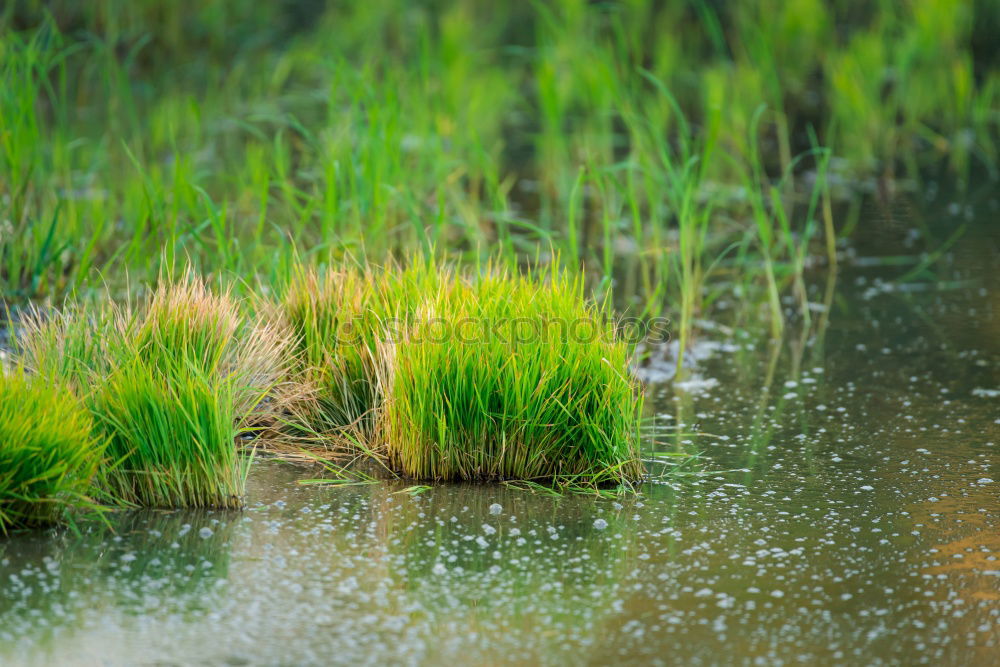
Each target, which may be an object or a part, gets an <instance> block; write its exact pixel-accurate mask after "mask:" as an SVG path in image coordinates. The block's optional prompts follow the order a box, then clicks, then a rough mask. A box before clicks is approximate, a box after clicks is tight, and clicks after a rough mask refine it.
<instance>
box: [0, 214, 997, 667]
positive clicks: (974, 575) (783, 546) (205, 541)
mask: <svg viewBox="0 0 1000 667" xmlns="http://www.w3.org/2000/svg"><path fill="white" fill-rule="evenodd" d="M872 219H873V220H874V222H873V223H872V224H871V228H872V229H874V230H880V231H879V233H877V234H874V235H872V234H868V236H869V237H872V238H874V239H875V242H877V243H876V244H875V246H866V244H865V242H864V241H863V240H862V241H861V242H859V243H858V244H857V245H856V247H855V248H854V249H853V250H852V251H850V252H849V253H848V255H849V256H848V257H846V258H845V262H844V265H845V266H844V267H843V268H842V269H841V271H840V274H839V275H838V276H836V277H835V282H829V283H828V282H827V279H828V278H829V279H830V280H834V277H832V276H825V277H824V276H823V275H820V276H818V278H817V281H816V284H815V286H814V290H813V291H812V292H811V293H810V300H811V301H812V302H813V306H812V308H811V310H812V321H811V322H810V323H809V325H808V326H805V325H802V326H797V327H792V329H793V330H794V331H792V332H791V333H790V334H789V335H788V336H787V337H786V340H785V341H784V342H783V343H782V344H781V345H761V344H759V343H756V342H754V341H753V340H752V339H750V338H746V339H744V338H741V337H740V336H739V335H734V334H731V333H730V332H728V331H727V330H726V329H724V328H721V327H720V328H718V329H717V330H715V331H710V332H709V333H708V334H706V335H705V336H704V338H703V339H702V340H701V341H700V342H699V343H698V345H697V347H696V350H697V352H696V354H694V355H692V357H694V358H695V361H696V364H695V365H694V366H693V367H692V369H691V370H690V373H689V376H688V377H687V378H686V379H685V380H684V381H683V382H680V383H667V382H662V383H657V382H656V381H655V380H656V378H657V375H658V374H657V372H656V369H657V366H656V363H655V362H654V363H653V365H651V366H650V367H649V368H647V369H645V370H644V371H643V372H644V373H646V374H647V376H648V378H649V379H650V380H651V384H650V386H649V396H650V400H649V401H648V412H649V417H650V422H651V426H650V434H651V438H655V441H656V443H657V444H656V445H655V447H656V448H658V449H661V450H668V451H673V450H676V449H680V450H684V451H700V452H702V454H701V457H700V459H699V460H698V461H697V463H696V465H694V466H691V468H690V470H691V471H692V472H699V473H700V474H697V475H691V476H688V477H681V478H677V479H675V480H673V481H671V482H670V483H669V484H658V485H653V486H650V487H649V488H647V489H646V492H645V494H644V495H643V496H642V497H640V498H632V499H622V500H620V501H618V502H615V501H612V500H603V499H595V498H588V497H564V498H549V497H546V496H542V495H535V494H531V493H527V492H524V491H518V490H514V489H510V488H506V487H503V486H495V485H485V486H474V485H442V486H435V487H434V488H433V489H431V490H430V491H427V492H426V493H423V494H420V495H416V496H412V495H410V494H409V493H406V492H401V491H402V490H403V489H404V488H405V487H406V484H403V483H394V482H387V483H384V484H377V485H368V486H355V487H344V488H333V487H328V486H325V487H320V486H306V485H300V484H298V483H297V481H298V480H300V479H303V478H309V477H315V476H316V474H317V473H316V471H315V470H314V469H311V468H306V467H302V466H297V465H293V464H289V463H282V462H278V461H274V460H265V459H260V460H258V461H257V462H256V463H255V465H254V467H253V471H252V473H251V477H250V481H249V492H248V497H249V506H248V508H247V509H246V510H245V511H243V512H137V513H126V514H118V515H115V516H114V517H113V519H112V523H113V530H110V529H108V528H105V527H102V526H100V525H86V526H84V527H82V534H79V535H76V534H73V533H72V532H68V531H61V532H46V533H36V534H28V535H19V536H16V537H13V538H10V539H4V540H0V664H3V665H119V664H121V665H133V664H140V665H142V664H156V665H173V664H177V665H199V664H207V665H258V664H260V665H311V664H337V663H352V664H353V663H372V664H386V663H402V664H428V663H443V664H509V663H515V664H517V663H523V664H528V663H532V664H533V663H547V664H570V663H571V664H580V663H593V664H603V663H619V664H621V663H626V664H639V663H642V664H673V663H683V664H720V663H722V664H766V665H773V664H921V663H933V664H954V665H969V664H982V665H988V664H996V663H997V662H1000V466H998V462H1000V278H998V276H1000V253H998V252H997V244H998V237H997V233H996V231H995V225H990V224H985V225H979V226H976V227H975V228H973V229H971V230H970V231H969V232H968V233H967V234H966V236H965V237H964V238H963V239H962V240H961V241H959V242H958V243H957V244H956V245H955V246H954V247H953V248H952V250H951V252H950V253H949V254H948V256H947V257H946V258H945V259H944V260H943V261H942V262H941V263H940V264H939V265H937V268H936V269H935V270H936V271H938V272H939V273H938V275H937V276H936V278H937V279H936V280H935V281H929V280H927V279H926V276H924V277H922V278H917V279H914V280H911V281H904V282H896V283H887V282H885V281H886V280H887V279H888V278H891V277H898V276H900V275H902V274H903V273H905V271H904V270H903V269H900V264H899V263H900V261H902V262H903V264H904V265H905V263H906V262H908V261H910V260H908V259H905V258H904V259H903V260H898V259H891V260H887V259H885V258H886V257H887V256H890V255H891V257H894V258H898V257H901V256H903V255H905V253H906V246H907V243H909V242H910V241H912V238H911V235H910V233H909V232H899V233H896V232H892V230H893V229H894V228H893V227H892V225H891V224H890V223H889V222H887V221H886V220H884V219H879V218H878V216H877V215H875V216H873V218H872ZM887 229H888V230H889V232H892V234H894V237H893V238H894V240H892V241H891V242H890V243H887V242H886V240H885V239H883V238H881V237H880V236H879V234H882V233H889V232H886V231H885V230H887ZM897 231H898V230H897ZM896 237H898V238H896ZM862 239H864V235H862ZM907 239H910V241H908V240H907ZM897 241H898V243H899V244H900V245H899V247H895V246H893V245H892V244H893V243H896V242H897ZM911 259H912V261H918V258H911ZM887 265H888V266H887ZM904 269H905V266H904ZM651 465H657V464H651Z"/></svg>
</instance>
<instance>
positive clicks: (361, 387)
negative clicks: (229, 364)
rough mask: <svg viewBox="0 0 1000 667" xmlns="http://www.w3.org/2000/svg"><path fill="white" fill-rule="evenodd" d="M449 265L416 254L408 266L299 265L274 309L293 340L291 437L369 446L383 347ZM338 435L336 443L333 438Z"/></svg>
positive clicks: (443, 276)
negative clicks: (441, 266) (320, 267)
mask: <svg viewBox="0 0 1000 667" xmlns="http://www.w3.org/2000/svg"><path fill="white" fill-rule="evenodd" d="M449 273H450V272H449V271H448V270H447V269H441V270H439V268H438V267H437V266H436V265H435V264H434V263H433V262H425V261H423V260H414V261H411V262H410V265H409V267H408V268H406V269H401V268H400V267H398V266H397V265H395V264H391V265H389V266H387V267H374V266H368V267H366V268H358V267H357V266H354V265H349V264H347V265H343V266H341V267H339V268H333V267H327V268H326V269H325V270H322V271H320V270H316V269H311V268H307V267H305V266H302V265H297V266H296V269H295V271H294V273H293V276H292V278H291V279H290V281H289V282H288V285H287V286H286V288H285V289H284V293H283V295H282V296H281V302H280V304H279V305H278V307H277V309H278V311H279V312H280V313H281V316H282V317H283V318H284V320H285V322H286V323H287V326H288V329H289V330H290V331H291V332H292V334H293V336H294V341H295V351H294V361H293V364H292V372H293V376H292V377H293V382H292V383H291V384H290V387H291V390H290V393H291V395H292V397H293V398H292V400H285V401H283V403H284V404H285V405H287V406H288V407H289V409H290V411H291V413H292V418H291V419H289V420H287V421H286V426H287V427H288V429H287V431H289V432H290V433H291V434H292V435H298V436H299V437H300V438H301V437H306V438H308V437H318V438H319V439H324V438H326V439H329V440H331V441H332V442H331V444H339V445H344V444H348V445H350V444H352V443H354V444H358V445H363V446H368V445H371V444H374V443H372V442H371V441H372V437H373V435H374V432H375V428H376V421H377V418H378V410H379V408H380V407H381V403H382V387H381V384H380V377H381V376H383V375H384V370H383V366H384V361H383V356H382V354H381V350H380V349H379V345H380V344H381V343H382V342H384V341H385V340H386V339H388V338H390V337H392V336H394V335H397V334H398V333H400V332H403V331H405V328H406V327H407V326H408V322H409V321H410V320H411V319H412V314H413V311H414V310H415V307H416V304H418V303H419V302H420V301H421V300H422V299H424V298H426V295H427V294H432V293H434V292H435V291H436V290H437V289H438V287H439V285H441V284H443V283H445V282H447V280H448V275H449ZM333 441H339V442H333Z"/></svg>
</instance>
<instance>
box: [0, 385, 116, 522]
mask: <svg viewBox="0 0 1000 667" xmlns="http://www.w3.org/2000/svg"><path fill="white" fill-rule="evenodd" d="M103 449H104V447H103V444H102V443H101V441H100V440H99V439H97V438H96V437H95V436H94V434H93V423H92V420H91V416H90V413H89V412H88V411H87V410H86V408H85V407H84V406H83V405H82V404H81V403H80V402H79V401H78V400H77V398H76V397H75V396H74V395H73V394H72V393H71V392H69V391H68V390H66V389H65V387H61V386H57V385H53V384H50V383H48V382H45V381H40V380H38V379H34V378H29V377H27V376H26V375H25V374H24V373H23V371H21V370H20V369H18V370H16V371H14V372H13V373H11V374H4V373H0V533H7V531H8V530H10V529H13V528H28V527H34V526H40V525H45V524H50V523H56V522H58V521H60V520H61V519H63V518H65V517H66V515H67V512H68V511H70V510H72V509H76V508H89V507H93V503H92V502H91V500H90V499H89V498H88V495H87V494H88V492H89V488H90V484H91V480H92V479H93V477H94V475H95V474H96V472H97V470H98V465H99V463H100V461H101V458H102V455H103Z"/></svg>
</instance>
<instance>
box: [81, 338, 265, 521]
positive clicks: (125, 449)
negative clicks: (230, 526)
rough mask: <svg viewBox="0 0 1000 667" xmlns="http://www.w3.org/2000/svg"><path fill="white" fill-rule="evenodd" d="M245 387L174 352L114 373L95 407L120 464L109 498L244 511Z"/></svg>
mask: <svg viewBox="0 0 1000 667" xmlns="http://www.w3.org/2000/svg"><path fill="white" fill-rule="evenodd" d="M241 389H242V388H241V387H239V386H237V384H236V383H234V382H232V381H230V380H229V379H228V378H224V377H218V376H213V375H211V374H210V373H206V372H205V371H203V370H202V369H199V368H197V366H195V365H194V364H192V363H190V362H189V361H185V360H183V359H173V358H171V356H170V352H169V350H166V349H164V350H163V353H162V354H157V355H155V357H154V358H152V359H150V360H142V359H138V358H137V359H134V360H133V361H132V362H130V363H128V364H127V365H125V366H123V367H121V368H117V369H115V371H114V372H113V373H112V374H111V376H110V377H109V378H107V380H106V381H105V382H104V383H103V386H102V387H101V390H100V392H99V393H98V394H97V395H96V396H95V398H94V401H93V410H94V414H95V415H96V417H97V420H98V424H99V426H100V427H101V429H102V430H103V431H104V432H105V433H107V434H108V436H109V440H108V456H109V457H110V458H111V459H112V460H117V461H120V463H119V464H118V465H116V466H114V467H113V468H112V469H111V470H110V471H108V474H107V475H106V476H105V478H104V479H103V480H102V482H103V486H104V487H105V490H106V491H107V493H108V494H109V495H110V496H112V497H114V498H116V499H119V500H121V501H124V502H127V503H132V504H136V505H142V506H147V507H174V506H183V507H240V506H241V505H242V504H243V493H244V489H245V485H246V475H247V471H248V467H249V463H250V458H249V457H246V456H242V455H241V454H240V452H238V451H237V448H236V444H235V441H236V437H237V436H238V434H239V433H240V430H241V423H242V420H241V419H240V417H239V415H238V414H237V409H236V405H237V400H238V399H237V397H236V394H237V393H238V392H239V391H240V390H241Z"/></svg>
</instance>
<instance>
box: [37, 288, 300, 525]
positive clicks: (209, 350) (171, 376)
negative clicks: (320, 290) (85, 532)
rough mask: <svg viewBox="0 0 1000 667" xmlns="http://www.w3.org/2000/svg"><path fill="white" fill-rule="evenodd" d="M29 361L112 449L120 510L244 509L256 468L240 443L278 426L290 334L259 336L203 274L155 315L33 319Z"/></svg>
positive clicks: (85, 312)
mask: <svg viewBox="0 0 1000 667" xmlns="http://www.w3.org/2000/svg"><path fill="white" fill-rule="evenodd" d="M25 328H26V331H25V333H24V335H23V337H22V339H21V342H20V349H21V354H22V359H23V362H24V363H25V365H26V366H28V367H29V368H30V369H32V370H33V371H34V372H35V373H37V374H38V375H39V376H41V377H44V378H47V379H50V380H53V381H57V382H63V383H69V384H72V385H73V386H75V387H76V388H77V390H78V391H79V392H80V394H81V395H82V396H83V397H84V402H85V404H86V405H87V407H88V408H89V409H90V411H91V413H92V414H93V419H94V432H95V434H97V435H99V436H100V437H102V438H106V439H107V441H108V445H107V458H108V460H109V462H110V463H111V465H110V467H109V468H108V469H107V470H106V471H105V474H103V475H101V477H100V480H99V485H100V488H101V490H102V491H103V492H104V493H105V494H106V496H107V497H108V498H109V499H112V500H116V501H120V502H124V503H129V504H136V505H143V506H154V507H160V506H168V507H174V506H184V507H206V506H219V507H234V506H239V505H240V504H241V503H242V495H243V490H244V486H245V479H246V472H247V465H248V463H249V460H248V459H247V458H245V457H242V456H241V455H240V454H239V452H238V451H237V446H236V439H237V437H238V436H239V435H241V434H243V433H250V432H253V431H254V430H256V429H257V428H260V426H259V425H260V424H264V423H267V422H268V421H269V420H270V419H272V418H273V412H274V411H275V410H276V407H275V405H274V403H273V402H271V401H269V400H268V397H269V392H270V391H271V390H272V388H273V387H274V386H275V385H276V384H278V383H279V382H280V381H281V379H282V378H283V376H284V372H285V363H286V361H285V359H286V356H285V347H286V345H287V338H288V337H287V335H286V333H285V332H284V330H283V329H281V328H280V327H278V326H276V325H274V324H270V323H265V324H263V325H254V324H252V323H250V322H249V321H248V319H247V318H246V317H245V316H244V315H243V313H242V310H241V308H240V304H239V303H238V302H237V301H236V300H234V299H233V298H232V296H231V295H230V294H229V293H228V292H222V293H215V292H212V291H211V290H209V289H208V287H207V286H206V285H205V284H204V283H203V282H202V281H201V280H199V279H197V278H195V277H194V276H193V275H192V274H190V273H188V274H187V275H186V276H185V277H184V278H182V279H181V280H179V281H178V282H176V283H173V284H168V285H165V286H163V287H160V288H158V289H157V290H156V291H155V292H154V293H153V294H152V295H151V296H150V297H149V299H148V301H147V302H145V303H144V304H142V305H140V306H137V307H133V306H132V305H124V306H116V305H109V304H102V305H99V306H86V305H74V306H71V307H70V308H68V309H67V310H66V311H64V312H63V313H61V314H56V315H55V316H53V317H51V318H49V319H44V318H42V317H41V316H40V315H39V314H38V313H35V314H34V315H33V316H32V317H30V318H28V322H27V325H26V327H25Z"/></svg>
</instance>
